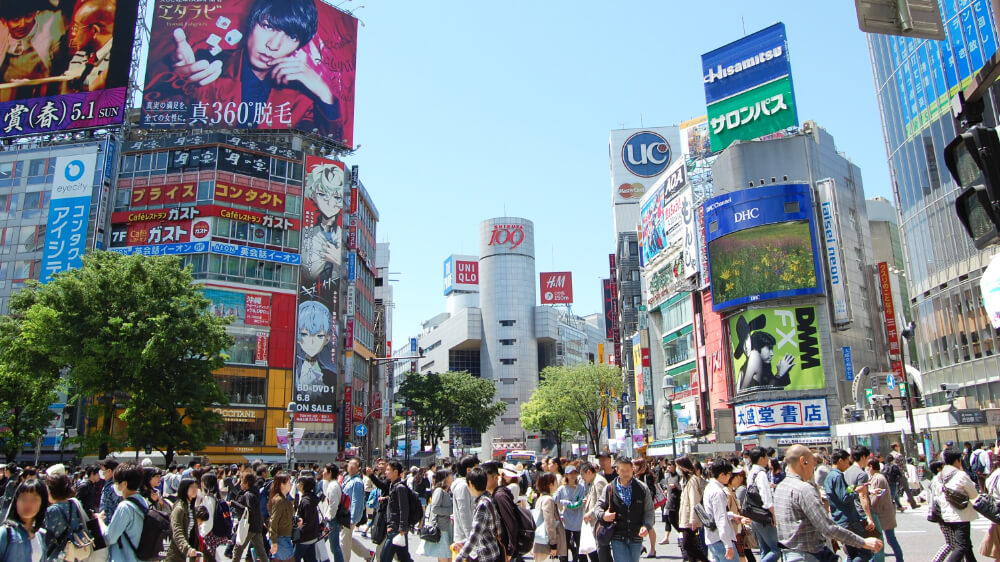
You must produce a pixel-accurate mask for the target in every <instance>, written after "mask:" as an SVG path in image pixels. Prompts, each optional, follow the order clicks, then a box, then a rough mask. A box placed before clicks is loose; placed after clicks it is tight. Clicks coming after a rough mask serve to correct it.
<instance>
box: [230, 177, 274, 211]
mask: <svg viewBox="0 0 1000 562" xmlns="http://www.w3.org/2000/svg"><path fill="white" fill-rule="evenodd" d="M215 200H216V201H227V202H229V203H236V204H237V205H247V206H250V207H256V208H258V209H264V210H267V211H276V212H279V213H281V212H284V211H285V194H284V193H272V192H270V191H265V190H263V189H256V188H253V187H247V186H245V185H234V184H230V183H222V182H216V183H215Z"/></svg>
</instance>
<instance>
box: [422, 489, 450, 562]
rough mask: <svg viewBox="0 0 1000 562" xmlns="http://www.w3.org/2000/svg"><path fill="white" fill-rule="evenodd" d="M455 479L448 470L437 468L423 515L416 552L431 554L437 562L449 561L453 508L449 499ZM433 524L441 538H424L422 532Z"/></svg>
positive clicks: (425, 554) (424, 532)
mask: <svg viewBox="0 0 1000 562" xmlns="http://www.w3.org/2000/svg"><path fill="white" fill-rule="evenodd" d="M454 481H455V475H454V474H452V472H451V471H450V470H438V471H436V472H435V473H434V491H433V492H432V493H431V503H430V504H429V505H428V509H427V512H426V515H425V517H426V518H427V519H429V521H426V522H425V524H424V526H423V530H422V532H421V540H420V547H419V548H418V550H417V552H418V554H422V555H424V556H431V557H434V558H437V559H438V562H451V549H450V548H449V545H450V544H451V537H452V528H451V514H452V512H454V510H455V504H454V503H452V501H451V492H449V490H451V483H452V482H454ZM431 526H434V527H436V528H437V529H438V531H440V533H441V538H440V539H438V541H437V542H433V541H429V540H427V539H426V538H424V536H423V535H424V534H426V532H427V531H429V530H430V529H429V527H431Z"/></svg>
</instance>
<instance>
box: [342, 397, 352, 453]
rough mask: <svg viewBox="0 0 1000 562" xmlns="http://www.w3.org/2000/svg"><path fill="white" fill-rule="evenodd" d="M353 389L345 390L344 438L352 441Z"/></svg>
mask: <svg viewBox="0 0 1000 562" xmlns="http://www.w3.org/2000/svg"><path fill="white" fill-rule="evenodd" d="M351 390H352V389H351V387H349V386H348V387H345V388H344V438H345V439H347V440H348V441H350V440H351V425H353V424H351V412H352V411H353V410H352V407H351Z"/></svg>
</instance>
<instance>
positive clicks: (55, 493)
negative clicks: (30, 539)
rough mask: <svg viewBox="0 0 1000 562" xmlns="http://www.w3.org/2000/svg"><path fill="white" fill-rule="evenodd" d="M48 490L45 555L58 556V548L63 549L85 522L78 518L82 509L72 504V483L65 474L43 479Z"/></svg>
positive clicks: (73, 494) (73, 493)
mask: <svg viewBox="0 0 1000 562" xmlns="http://www.w3.org/2000/svg"><path fill="white" fill-rule="evenodd" d="M45 482H46V485H47V488H48V490H49V501H50V502H51V503H49V507H48V508H47V509H46V510H45V523H44V525H45V536H46V537H47V539H48V547H47V550H48V552H47V555H48V557H50V558H53V557H55V556H58V555H59V553H60V547H62V548H65V545H67V544H68V540H70V539H71V537H72V533H76V532H79V531H80V530H82V529H83V527H84V525H85V524H86V522H85V521H84V520H83V517H81V516H80V512H81V511H82V508H79V507H77V506H78V504H77V503H74V502H75V500H74V499H73V496H75V495H76V493H75V492H74V491H73V481H72V479H70V477H69V476H67V475H66V474H54V475H52V476H48V477H46V478H45Z"/></svg>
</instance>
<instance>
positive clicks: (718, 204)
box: [704, 183, 823, 311]
mask: <svg viewBox="0 0 1000 562" xmlns="http://www.w3.org/2000/svg"><path fill="white" fill-rule="evenodd" d="M704 214H705V238H706V243H707V245H708V270H709V280H710V284H711V287H712V302H713V309H714V310H716V311H718V310H722V309H726V308H732V307H735V306H741V305H745V304H748V303H752V302H758V301H763V300H767V299H775V298H784V297H792V296H800V295H821V294H823V275H821V274H820V273H821V272H822V271H823V269H822V261H821V259H822V255H823V254H822V252H820V250H819V248H818V246H817V241H818V236H817V233H816V220H815V214H814V212H813V200H812V188H811V187H810V186H809V185H808V184H804V183H795V184H783V185H769V186H765V187H755V188H750V189H744V190H741V191H734V192H732V193H727V194H725V195H719V196H717V197H713V198H711V199H708V200H706V201H705V203H704ZM737 280H739V283H736V281H737Z"/></svg>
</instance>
